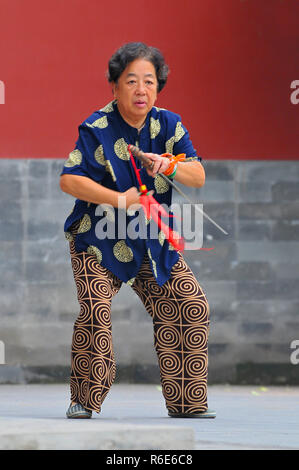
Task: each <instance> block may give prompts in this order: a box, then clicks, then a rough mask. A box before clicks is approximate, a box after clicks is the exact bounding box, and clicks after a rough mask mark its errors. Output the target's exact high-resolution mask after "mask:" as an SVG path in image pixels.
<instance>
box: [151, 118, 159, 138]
mask: <svg viewBox="0 0 299 470" xmlns="http://www.w3.org/2000/svg"><path fill="white" fill-rule="evenodd" d="M160 130H161V124H160V121H159V119H154V118H152V117H151V120H150V134H151V139H155V138H156V137H157V135H158V134H159V132H160Z"/></svg>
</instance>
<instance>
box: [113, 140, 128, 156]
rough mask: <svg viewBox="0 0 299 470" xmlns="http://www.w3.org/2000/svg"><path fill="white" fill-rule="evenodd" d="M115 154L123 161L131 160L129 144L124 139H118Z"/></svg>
mask: <svg viewBox="0 0 299 470" xmlns="http://www.w3.org/2000/svg"><path fill="white" fill-rule="evenodd" d="M114 152H115V154H116V155H117V156H118V158H120V159H121V160H130V154H129V152H128V144H127V143H126V141H125V139H124V138H123V137H122V138H121V139H118V140H117V141H116V142H115V144H114Z"/></svg>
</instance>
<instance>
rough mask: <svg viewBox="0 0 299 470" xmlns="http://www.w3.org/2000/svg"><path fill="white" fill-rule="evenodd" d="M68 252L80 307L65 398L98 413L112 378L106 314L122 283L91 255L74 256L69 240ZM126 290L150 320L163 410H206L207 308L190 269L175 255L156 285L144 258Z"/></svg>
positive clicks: (109, 326)
mask: <svg viewBox="0 0 299 470" xmlns="http://www.w3.org/2000/svg"><path fill="white" fill-rule="evenodd" d="M70 251H71V264H72V268H73V273H74V279H75V283H76V286H77V295H78V301H79V304H80V313H79V315H78V318H77V319H76V321H75V324H74V331H73V339H72V352H71V354H72V357H71V359H72V361H71V378H70V390H71V400H72V401H74V402H78V403H81V404H82V405H83V406H84V407H85V408H86V409H89V410H94V411H96V412H98V413H99V412H100V410H101V406H102V403H103V401H104V399H105V397H106V396H107V393H108V392H109V389H110V387H111V385H112V383H113V381H114V379H115V372H116V364H115V360H114V354H113V346H112V332H111V315H110V314H111V301H112V298H113V296H114V295H115V294H117V292H118V291H119V289H120V287H121V284H122V282H121V281H120V280H119V279H118V278H117V277H116V276H115V275H114V274H112V273H111V272H110V271H109V270H108V269H106V268H104V267H103V266H101V265H100V264H99V263H98V261H97V259H96V256H95V254H92V253H86V252H82V253H77V252H76V251H75V247H74V241H71V242H70ZM131 287H132V289H133V290H134V291H135V293H136V294H137V295H138V296H139V298H140V299H141V301H142V303H143V305H144V307H145V309H146V311H147V312H148V313H149V314H150V315H151V317H152V320H153V327H154V345H155V349H156V352H157V357H158V363H159V367H160V376H161V384H162V391H163V395H164V398H165V402H166V407H167V409H168V410H169V411H172V412H184V413H188V412H190V413H191V412H198V411H204V410H206V409H207V367H208V355H207V345H208V333H209V306H208V302H207V299H206V297H205V294H204V293H203V291H202V289H201V287H200V285H199V284H198V282H197V280H196V278H195V277H194V275H193V273H192V271H191V270H190V268H189V267H188V265H187V264H186V262H185V261H184V259H183V258H182V256H181V255H180V258H179V261H178V262H177V263H176V264H175V265H174V266H173V268H172V271H171V277H170V279H169V280H168V281H167V282H166V283H165V284H164V285H163V286H162V287H160V286H159V285H158V284H157V283H156V280H155V278H154V275H153V273H152V270H151V267H150V263H149V259H148V256H145V258H144V261H143V264H142V266H141V268H140V271H139V273H138V275H137V276H136V278H135V281H134V283H133V284H132V286H131Z"/></svg>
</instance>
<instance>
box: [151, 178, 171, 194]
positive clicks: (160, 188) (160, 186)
mask: <svg viewBox="0 0 299 470" xmlns="http://www.w3.org/2000/svg"><path fill="white" fill-rule="evenodd" d="M154 185H155V188H156V191H157V193H158V194H164V193H167V191H168V190H169V184H168V182H167V181H165V180H164V179H163V178H162V176H160V175H156V176H155V181H154Z"/></svg>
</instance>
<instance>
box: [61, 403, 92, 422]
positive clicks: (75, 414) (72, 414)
mask: <svg viewBox="0 0 299 470" xmlns="http://www.w3.org/2000/svg"><path fill="white" fill-rule="evenodd" d="M91 415H92V411H89V410H86V409H85V408H83V406H82V405H80V403H76V404H75V405H70V406H69V407H68V410H67V412H66V416H67V418H81V419H84V418H85V419H88V418H91Z"/></svg>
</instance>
